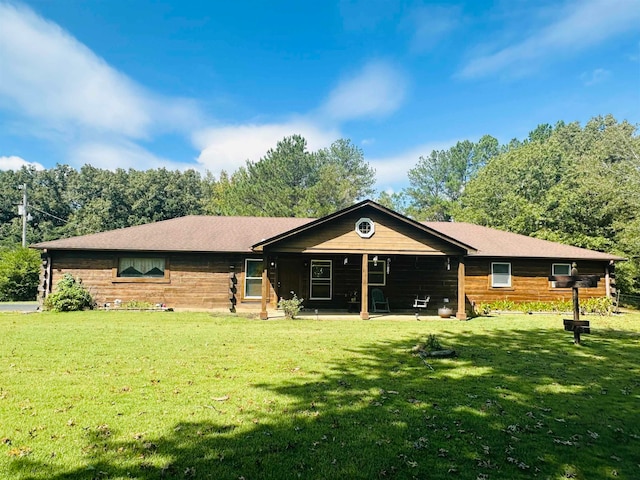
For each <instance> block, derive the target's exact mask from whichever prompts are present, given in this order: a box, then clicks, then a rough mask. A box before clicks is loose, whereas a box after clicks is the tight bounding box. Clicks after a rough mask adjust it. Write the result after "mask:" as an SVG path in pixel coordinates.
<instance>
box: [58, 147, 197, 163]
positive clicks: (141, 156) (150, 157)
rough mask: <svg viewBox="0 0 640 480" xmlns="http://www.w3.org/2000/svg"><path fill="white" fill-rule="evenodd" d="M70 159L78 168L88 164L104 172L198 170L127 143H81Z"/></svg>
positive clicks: (72, 152)
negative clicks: (118, 169)
mask: <svg viewBox="0 0 640 480" xmlns="http://www.w3.org/2000/svg"><path fill="white" fill-rule="evenodd" d="M70 159H71V162H72V163H73V164H74V165H76V166H78V167H79V166H82V165H85V164H89V165H92V166H94V167H97V168H104V169H106V170H116V169H117V168H124V169H128V168H135V169H136V170H147V169H150V168H162V167H164V168H167V169H169V170H187V169H189V168H194V169H197V168H198V165H196V164H189V163H179V162H173V161H171V160H168V159H166V158H162V157H157V156H156V155H154V154H152V153H151V152H149V151H148V150H145V149H144V148H141V147H140V146H139V145H136V144H135V143H133V142H129V141H122V142H113V143H101V142H88V143H83V144H81V145H78V146H76V147H74V148H73V149H72V150H71V152H70Z"/></svg>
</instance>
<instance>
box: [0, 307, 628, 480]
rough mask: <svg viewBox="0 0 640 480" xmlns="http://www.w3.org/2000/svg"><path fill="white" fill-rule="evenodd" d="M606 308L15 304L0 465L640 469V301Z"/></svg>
mask: <svg viewBox="0 0 640 480" xmlns="http://www.w3.org/2000/svg"><path fill="white" fill-rule="evenodd" d="M590 320H591V323H592V334H591V335H584V336H583V344H582V345H580V346H576V345H574V344H573V343H572V334H571V333H569V332H564V331H563V330H562V317H560V316H538V315H536V316H524V315H514V316H500V317H495V318H478V319H474V320H472V321H469V322H458V321H455V320H423V321H421V322H416V321H415V320H408V319H407V320H383V319H376V320H372V321H350V320H343V321H340V320H322V319H321V320H319V321H318V320H315V319H302V320H270V321H259V320H249V319H245V318H238V317H224V316H222V317H216V316H211V315H208V314H204V313H175V312H171V313H169V312H86V313H67V314H51V313H44V314H29V315H24V314H8V313H7V314H0V329H1V331H2V335H1V336H0V442H1V443H0V477H2V478H14V479H23V480H24V479H32V480H40V479H42V480H44V479H102V478H109V479H121V478H122V479H123V478H139V479H155V478H158V479H160V478H198V479H200V478H202V479H206V478H212V479H241V478H245V479H259V478H305V479H334V478H335V479H344V478H363V479H365V478H366V479H371V478H374V479H375V478H421V479H425V478H429V479H439V478H454V479H456V478H459V479H472V480H477V479H518V478H532V477H534V478H541V479H565V478H576V479H594V478H598V479H607V478H617V479H633V478H639V477H640V415H638V412H639V411H640V314H637V313H636V314H625V315H623V316H620V317H615V318H609V317H591V318H590ZM430 334H433V335H436V337H437V339H438V341H439V342H440V343H441V344H442V346H443V348H454V349H455V350H456V351H457V352H458V355H459V356H458V357H457V358H451V359H428V362H429V364H428V365H427V364H425V362H424V361H423V360H422V359H421V358H420V357H417V356H414V355H412V353H411V349H412V347H413V346H414V345H416V344H418V343H420V342H425V341H426V340H427V339H428V337H429V335H430Z"/></svg>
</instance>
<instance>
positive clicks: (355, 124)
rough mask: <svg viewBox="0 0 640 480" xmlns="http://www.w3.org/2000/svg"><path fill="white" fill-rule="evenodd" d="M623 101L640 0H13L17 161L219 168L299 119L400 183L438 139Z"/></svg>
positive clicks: (7, 73)
mask: <svg viewBox="0 0 640 480" xmlns="http://www.w3.org/2000/svg"><path fill="white" fill-rule="evenodd" d="M608 113H611V114H613V115H614V116H615V117H616V118H617V119H618V120H623V119H626V120H628V121H630V122H631V123H634V124H635V123H638V122H640V0H557V1H545V0H535V1H528V0H504V1H502V0H496V1H493V2H484V1H483V2H481V1H474V0H468V1H458V2H446V1H443V2H437V3H435V2H429V1H422V2H420V1H406V2H404V1H402V2H401V1H397V2H395V1H391V0H388V1H379V0H362V1H360V0H355V1H346V0H345V1H301V0H299V1H269V2H267V1H240V0H239V1H232V2H229V1H201V2H199V1H188V0H183V1H164V2H162V1H151V0H146V1H145V0H102V1H98V0H87V1H80V0H32V1H27V2H6V1H5V0H0V126H1V127H0V169H9V168H19V167H20V166H21V165H22V164H24V163H34V164H36V165H38V166H42V167H45V168H48V167H52V166H54V165H55V164H56V163H61V164H69V165H71V166H73V167H76V168H79V167H80V166H82V165H83V164H85V163H90V164H92V165H94V166H97V167H101V168H110V169H114V168H117V167H122V168H136V169H146V168H157V167H166V168H169V169H176V168H177V169H185V168H196V169H198V170H200V171H202V172H204V171H206V170H209V171H211V172H212V173H214V174H216V175H217V174H218V173H219V172H220V171H221V170H222V169H224V170H226V171H228V172H233V171H234V170H235V169H237V168H238V167H239V166H241V165H243V164H244V162H245V160H247V159H251V160H254V161H257V160H258V159H259V158H260V157H262V156H264V154H265V153H266V151H267V150H268V149H269V148H272V147H274V146H275V145H276V142H277V141H278V140H280V139H282V138H283V137H284V136H287V135H292V134H295V133H298V134H302V135H303V136H304V137H305V138H306V139H307V141H308V143H309V147H310V149H312V150H316V149H318V148H321V147H324V146H328V145H329V144H331V143H332V142H333V141H334V140H336V139H338V138H348V139H350V140H351V141H352V142H353V143H354V144H355V145H358V146H359V147H361V148H362V149H363V151H364V154H365V158H366V160H367V161H368V162H369V163H370V164H371V165H372V166H373V167H374V168H375V169H376V171H377V188H378V189H380V190H396V191H397V190H399V189H401V188H403V187H404V186H406V185H407V178H406V173H407V171H408V170H409V169H410V168H412V167H413V166H414V165H415V164H416V162H417V161H418V159H419V157H420V156H421V155H423V156H426V155H428V154H429V153H430V152H431V150H433V149H442V148H448V147H449V146H451V145H453V144H454V143H455V142H456V141H458V140H464V139H470V140H477V139H479V138H480V137H481V136H482V135H484V134H490V135H493V136H495V137H497V138H498V140H500V141H501V142H507V141H509V140H510V139H512V138H514V137H515V138H521V139H522V138H524V137H526V135H527V134H528V132H529V131H531V130H532V129H533V128H535V126H536V125H538V124H541V123H551V124H555V123H556V122H557V121H559V120H564V121H566V122H571V121H579V122H581V123H584V122H586V121H587V120H588V119H589V118H591V117H593V116H595V115H604V114H608Z"/></svg>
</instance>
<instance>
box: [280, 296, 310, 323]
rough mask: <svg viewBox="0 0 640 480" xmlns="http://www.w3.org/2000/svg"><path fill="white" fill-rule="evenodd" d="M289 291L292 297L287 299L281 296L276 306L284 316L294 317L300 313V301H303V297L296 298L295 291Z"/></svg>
mask: <svg viewBox="0 0 640 480" xmlns="http://www.w3.org/2000/svg"><path fill="white" fill-rule="evenodd" d="M291 293H292V295H293V297H291V298H290V299H288V300H285V299H284V298H281V299H280V301H279V302H278V308H280V309H282V311H283V312H284V316H285V318H288V319H292V318H296V315H297V314H298V313H300V310H301V309H302V302H304V298H298V296H297V295H296V294H295V292H291Z"/></svg>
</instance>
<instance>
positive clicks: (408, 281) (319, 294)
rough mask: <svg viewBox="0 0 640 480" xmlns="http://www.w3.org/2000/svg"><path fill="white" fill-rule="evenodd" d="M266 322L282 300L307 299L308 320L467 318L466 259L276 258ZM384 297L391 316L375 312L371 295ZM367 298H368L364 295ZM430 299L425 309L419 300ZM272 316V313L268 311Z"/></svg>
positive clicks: (266, 284)
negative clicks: (449, 313) (442, 312)
mask: <svg viewBox="0 0 640 480" xmlns="http://www.w3.org/2000/svg"><path fill="white" fill-rule="evenodd" d="M263 264H264V271H263V295H262V299H263V302H262V309H261V317H262V318H268V317H272V316H273V315H274V314H276V312H274V310H275V309H276V307H277V303H278V300H279V299H280V298H285V299H288V298H291V297H292V296H293V294H294V293H295V294H296V295H297V296H298V298H302V299H304V303H303V306H304V308H305V310H304V313H303V316H313V315H315V312H316V311H318V315H322V316H331V317H338V316H348V315H349V314H351V315H358V316H359V317H360V318H362V319H368V318H378V317H381V316H385V317H391V316H403V317H407V318H413V319H415V314H416V313H418V314H419V316H420V317H421V318H427V317H430V316H433V317H434V318H436V317H437V315H438V314H437V310H438V308H440V307H443V306H447V307H449V308H451V309H452V310H453V314H454V316H456V317H457V318H460V319H465V318H466V310H467V305H466V299H465V295H464V276H465V274H464V259H463V257H462V256H460V255H458V256H450V255H434V254H431V255H398V254H393V255H391V254H382V253H376V252H371V253H364V254H333V255H327V254H324V255H319V254H317V255H310V254H272V255H267V256H266V257H265V258H264V263H263ZM373 289H378V290H380V291H382V293H383V295H384V297H385V298H386V299H388V303H389V310H390V311H389V312H376V311H375V309H374V308H372V303H371V292H372V290H373ZM363 292H364V294H363ZM425 297H430V300H429V303H428V305H427V306H426V308H419V309H416V308H414V304H415V300H416V298H419V299H424V298H425ZM268 310H270V311H268Z"/></svg>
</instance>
